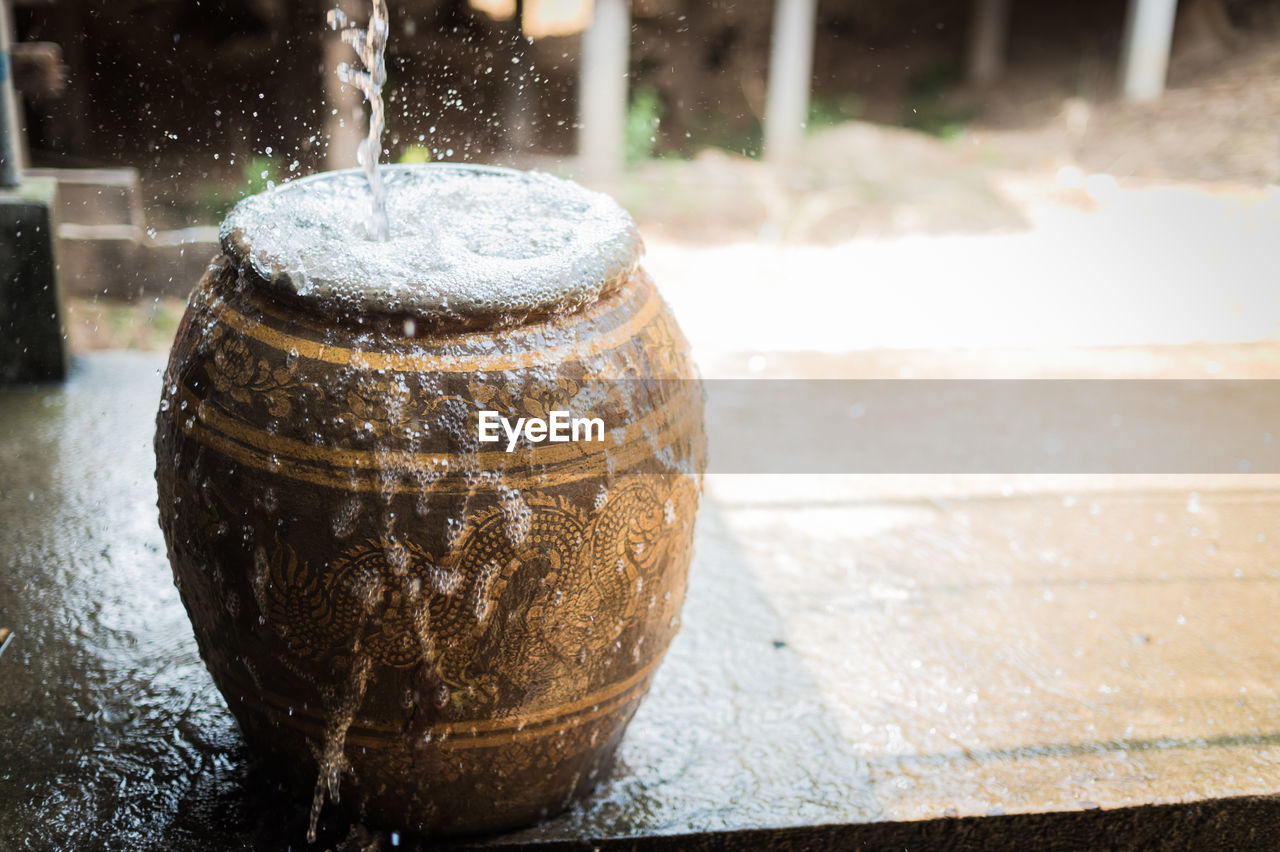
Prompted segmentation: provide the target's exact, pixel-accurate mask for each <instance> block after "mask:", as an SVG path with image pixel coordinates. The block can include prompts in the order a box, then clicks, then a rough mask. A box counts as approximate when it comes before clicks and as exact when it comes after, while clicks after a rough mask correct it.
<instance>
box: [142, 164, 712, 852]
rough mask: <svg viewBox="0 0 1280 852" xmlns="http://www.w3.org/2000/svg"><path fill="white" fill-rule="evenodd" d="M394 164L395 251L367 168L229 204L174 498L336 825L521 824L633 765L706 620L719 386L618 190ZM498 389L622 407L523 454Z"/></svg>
mask: <svg viewBox="0 0 1280 852" xmlns="http://www.w3.org/2000/svg"><path fill="white" fill-rule="evenodd" d="M384 173H385V178H386V184H387V187H388V212H389V216H390V219H391V222H392V238H391V242H390V244H386V243H383V244H378V243H371V242H370V241H369V240H368V239H367V238H366V236H365V235H364V233H363V227H364V226H363V222H364V221H365V219H364V216H365V213H366V211H367V204H368V202H367V200H366V192H367V191H366V190H365V188H364V184H363V176H362V175H360V174H356V173H354V172H335V173H327V174H324V175H318V176H316V177H314V178H308V179H305V180H301V181H296V182H294V183H291V184H286V185H285V186H283V187H281V188H278V189H275V190H272V191H269V192H267V193H263V194H262V195H259V196H254V197H253V198H250V199H246V201H245V202H242V203H241V205H240V206H238V207H237V208H236V210H235V211H234V212H233V213H232V214H231V215H230V216H229V217H228V219H227V222H226V223H224V226H223V232H222V246H223V253H222V255H221V256H220V257H218V258H217V259H216V260H215V261H214V262H213V263H212V264H211V265H210V267H209V271H208V273H207V274H206V275H205V277H204V278H203V280H202V281H201V282H200V284H199V285H198V286H197V287H196V289H195V290H194V291H193V293H192V295H191V299H190V303H189V306H188V308H187V312H186V315H185V317H184V319H183V321H182V324H181V327H180V328H179V330H178V334H177V339H176V341H175V343H174V346H173V351H172V354H171V357H170V360H169V366H168V370H167V372H166V374H165V390H164V395H163V398H162V400H161V405H160V413H159V416H158V418H157V429H156V442H155V448H156V462H157V466H156V479H157V481H158V484H159V506H160V521H161V525H162V527H163V529H164V533H165V538H166V541H167V543H168V550H169V558H170V561H171V563H172V565H173V572H174V579H175V582H176V584H177V586H178V589H179V590H180V592H181V595H182V600H183V603H184V604H185V605H186V608H187V612H188V614H189V615H190V618H191V622H192V625H193V626H194V628H195V635H196V639H197V642H198V643H199V647H200V652H201V654H202V656H203V658H204V660H205V663H206V664H207V665H208V667H209V670H210V672H211V673H212V675H213V678H214V681H215V683H216V684H217V686H218V688H219V689H220V690H221V691H222V694H223V695H224V696H225V698H226V701H227V704H228V706H229V707H230V709H231V711H232V713H233V714H235V716H236V718H237V719H238V720H239V722H240V725H241V728H242V729H243V731H244V734H245V737H246V739H247V740H248V741H249V743H250V745H251V746H252V747H253V748H254V749H255V750H256V751H257V752H259V753H261V754H262V755H264V756H265V757H266V758H268V759H270V760H274V761H275V762H276V763H278V764H279V765H280V766H282V767H283V768H285V769H286V770H288V771H291V772H293V773H294V774H296V775H298V776H300V778H301V779H302V783H306V784H311V783H315V785H316V786H315V802H316V805H315V808H313V829H314V819H315V815H316V814H317V813H318V812H319V808H320V807H321V805H322V803H323V799H324V797H325V796H326V795H327V796H328V797H329V798H334V799H336V798H337V794H338V792H339V791H340V792H341V794H342V796H341V801H342V804H343V805H344V806H347V807H348V808H349V809H350V810H351V811H352V813H353V815H354V816H356V817H357V818H360V819H365V820H368V821H371V822H374V823H378V824H383V825H388V826H393V827H397V828H402V829H408V830H411V831H417V832H422V833H426V834H460V833H472V832H487V831H496V830H502V829H506V828H511V827H515V826H519V825H522V824H527V823H530V822H532V821H535V820H537V819H539V818H541V817H544V816H548V815H550V814H553V813H555V812H556V811H558V810H560V809H562V808H564V807H565V806H566V805H568V804H569V803H570V802H571V801H572V800H573V799H574V798H575V797H577V796H581V795H584V794H585V793H587V792H588V791H590V790H591V789H592V787H593V786H594V785H595V784H596V783H597V782H598V781H599V780H600V779H601V778H602V777H603V776H605V775H606V774H607V772H608V769H609V766H610V762H611V759H612V755H613V752H614V750H615V749H616V747H617V745H618V742H619V740H620V738H621V736H622V732H623V729H624V727H625V726H626V724H627V722H628V721H629V720H630V718H631V716H632V714H633V713H634V712H635V709H636V706H637V705H638V703H639V702H640V700H641V699H642V698H643V697H644V695H645V692H646V691H647V689H648V686H649V683H650V681H651V679H652V678H653V675H654V671H655V669H656V667H657V666H658V664H659V662H660V661H661V659H662V656H663V654H664V652H665V651H666V649H667V646H668V644H669V643H670V641H671V639H672V637H673V635H674V634H675V632H676V630H677V627H678V622H679V612H680V606H681V603H682V600H683V597H684V591H685V580H686V575H687V572H688V567H689V559H690V555H691V548H692V537H693V524H694V517H695V515H696V512H697V503H698V495H699V490H700V484H701V481H700V476H701V472H702V470H703V467H704V463H705V438H704V435H703V428H702V388H701V385H700V383H699V381H698V378H697V373H696V369H695V367H694V365H693V363H692V361H691V360H690V357H689V349H688V344H687V343H686V342H685V339H684V337H683V336H682V334H681V332H680V330H679V328H678V327H677V326H676V323H675V320H674V319H673V318H672V316H671V313H670V312H669V310H668V309H667V307H666V305H665V303H664V302H663V300H662V298H661V297H660V296H659V294H658V292H657V290H656V289H655V288H654V285H653V283H652V281H651V280H650V279H649V277H648V276H647V275H646V274H645V273H644V272H643V271H642V270H641V269H640V267H639V265H638V261H639V256H640V252H641V244H640V241H639V238H638V236H637V235H636V232H635V229H634V225H633V224H632V223H631V221H630V219H629V217H627V216H626V214H625V213H624V212H622V211H621V209H620V208H618V207H617V206H616V205H615V204H613V202H612V201H609V200H608V199H607V198H606V197H604V196H600V195H597V194H595V193H590V192H587V191H586V190H583V189H582V188H580V187H578V186H576V185H575V184H572V183H569V182H567V181H561V180H558V179H555V178H551V177H548V176H546V175H538V174H533V173H523V172H514V171H509V170H502V169H488V168H479V167H465V166H415V167H396V168H388V169H385V170H384ZM482 411H496V412H499V415H500V416H505V417H507V418H508V419H509V421H510V422H511V423H514V422H515V421H516V418H517V417H525V418H531V417H540V418H544V419H545V418H547V417H548V416H549V414H550V412H552V411H565V412H569V413H570V414H571V415H572V417H574V418H579V417H581V418H583V419H584V421H590V420H592V419H595V418H598V419H599V420H600V421H602V424H601V425H602V428H584V430H583V431H582V432H581V433H579V437H580V438H582V439H580V440H569V441H559V442H551V441H546V440H544V441H541V442H535V441H533V440H530V439H529V438H528V437H526V438H524V439H521V440H520V441H519V442H517V445H516V446H515V447H514V448H513V449H512V450H511V451H508V449H507V445H508V437H507V435H506V434H505V433H504V432H502V431H501V430H499V432H500V433H501V439H500V440H499V441H498V442H496V443H489V442H481V441H479V425H480V423H479V421H480V417H481V415H480V412H482ZM597 435H598V436H599V440H596V439H595V437H596V436H597ZM583 436H586V437H590V438H591V440H586V439H585V437H583ZM534 437H536V435H535V436H534Z"/></svg>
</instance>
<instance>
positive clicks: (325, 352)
mask: <svg viewBox="0 0 1280 852" xmlns="http://www.w3.org/2000/svg"><path fill="white" fill-rule="evenodd" d="M647 290H648V292H647V294H646V296H645V299H644V301H643V303H642V304H641V305H640V306H639V307H638V308H637V309H636V312H635V313H634V314H632V315H631V316H630V317H628V318H627V321H626V322H624V323H622V324H620V325H618V326H617V327H615V328H612V329H609V330H608V331H605V332H602V333H601V334H599V335H597V336H595V337H593V338H591V339H590V340H589V341H583V342H578V341H576V340H575V341H574V342H572V343H566V344H562V345H560V346H550V347H547V348H544V349H539V348H536V347H530V348H528V349H524V350H521V351H519V352H505V353H492V354H485V355H453V354H448V353H441V354H438V355H432V354H427V353H424V352H421V351H419V352H415V353H409V352H361V351H359V350H355V349H346V348H344V347H341V346H330V345H326V344H324V343H320V342H319V341H316V340H311V339H308V338H305V337H298V336H296V335H292V334H288V333H287V332H283V331H279V330H277V329H274V328H270V327H268V326H266V325H264V324H262V323H261V322H258V321H256V320H252V319H250V318H249V317H246V316H245V315H244V314H242V313H240V312H239V311H238V310H236V309H235V308H233V307H231V306H230V305H229V304H227V302H226V300H225V299H224V298H223V297H222V296H221V295H219V294H218V293H216V292H211V293H209V294H208V296H207V304H208V306H209V310H210V312H211V313H212V314H213V316H214V318H215V319H217V320H218V321H219V322H222V323H225V324H226V325H227V326H228V327H230V328H233V329H235V330H236V331H237V332H239V333H240V334H243V335H245V336H246V337H250V338H252V339H254V340H256V341H258V342H259V343H263V344H265V345H267V346H270V347H272V348H273V349H276V350H278V351H280V352H287V353H292V354H295V355H297V356H299V357H302V358H310V359H312V360H314V361H324V362H326V363H329V364H338V365H344V366H345V365H351V366H354V367H359V368H362V369H366V370H394V371H399V372H434V373H473V372H498V371H503V370H519V369H524V368H528V367H541V366H547V365H551V364H558V363H561V362H563V361H565V360H568V359H582V358H589V357H591V356H594V355H598V354H599V353H601V352H607V351H609V350H611V349H616V348H617V347H619V346H621V345H622V344H623V343H625V342H626V341H627V340H629V339H631V337H632V336H634V335H635V332H636V331H637V330H638V329H640V328H642V327H643V326H644V325H645V324H646V323H648V322H649V321H650V320H651V319H653V318H654V317H655V316H657V315H658V313H659V312H660V311H661V310H662V307H663V305H662V299H661V297H659V296H658V293H657V290H656V289H654V288H653V287H648V288H647ZM570 336H572V335H570Z"/></svg>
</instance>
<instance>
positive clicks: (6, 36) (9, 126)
mask: <svg viewBox="0 0 1280 852" xmlns="http://www.w3.org/2000/svg"><path fill="white" fill-rule="evenodd" d="M11 20H12V17H11V16H10V11H9V0H0V186H5V187H15V186H18V185H19V184H21V183H22V153H21V152H22V124H21V123H20V121H19V119H18V96H17V93H16V92H14V90H13V65H12V63H11V62H10V60H9V41H10V38H11V35H12V34H11V31H10V26H11V24H10V21H11Z"/></svg>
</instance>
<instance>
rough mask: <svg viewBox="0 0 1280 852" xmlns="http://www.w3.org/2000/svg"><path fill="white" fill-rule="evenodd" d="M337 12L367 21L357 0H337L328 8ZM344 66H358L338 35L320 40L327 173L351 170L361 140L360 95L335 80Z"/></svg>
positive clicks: (352, 87) (363, 133)
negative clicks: (321, 48)
mask: <svg viewBox="0 0 1280 852" xmlns="http://www.w3.org/2000/svg"><path fill="white" fill-rule="evenodd" d="M331 5H334V6H337V8H339V9H341V10H342V11H343V12H344V13H345V14H346V16H347V17H348V18H349V19H351V20H359V19H360V18H361V16H362V15H363V16H364V17H368V15H369V10H368V8H364V7H363V4H361V3H359V2H357V0H339V2H338V3H334V4H331ZM343 62H346V63H348V64H355V65H359V64H360V63H359V60H357V59H356V57H355V53H354V52H353V51H352V50H351V48H350V47H348V46H347V45H346V44H345V43H344V42H343V41H342V39H340V38H339V37H338V34H337V33H336V32H335V33H329V34H326V37H325V40H324V72H323V73H324V91H325V96H326V97H325V101H326V102H327V104H328V107H329V114H328V115H327V116H325V122H324V124H325V135H326V136H327V137H328V138H329V147H328V149H326V151H325V165H326V166H328V167H329V168H331V169H353V168H355V167H356V166H357V165H358V164H359V161H358V160H357V157H358V155H359V151H360V143H361V142H362V141H363V140H364V137H365V132H366V129H365V126H364V125H365V117H364V95H362V94H361V93H360V90H359V89H357V88H356V87H355V86H348V85H347V84H346V83H343V82H342V81H341V80H339V79H338V65H340V64H341V63H343Z"/></svg>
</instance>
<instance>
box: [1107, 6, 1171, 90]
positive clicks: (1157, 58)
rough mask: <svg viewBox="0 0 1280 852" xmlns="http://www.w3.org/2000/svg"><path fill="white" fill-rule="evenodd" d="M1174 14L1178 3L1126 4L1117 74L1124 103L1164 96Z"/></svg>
mask: <svg viewBox="0 0 1280 852" xmlns="http://www.w3.org/2000/svg"><path fill="white" fill-rule="evenodd" d="M1177 11H1178V0H1129V17H1128V20H1127V21H1126V23H1125V37H1124V57H1123V59H1122V67H1121V72H1120V79H1121V89H1122V91H1123V92H1124V96H1125V98H1127V99H1128V100H1131V101H1149V100H1154V99H1155V98H1158V97H1160V95H1161V94H1162V93H1163V92H1164V84H1165V77H1166V76H1167V74H1168V71H1169V50H1170V49H1171V47H1172V46H1173V19H1174V17H1175V15H1176V14H1177Z"/></svg>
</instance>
